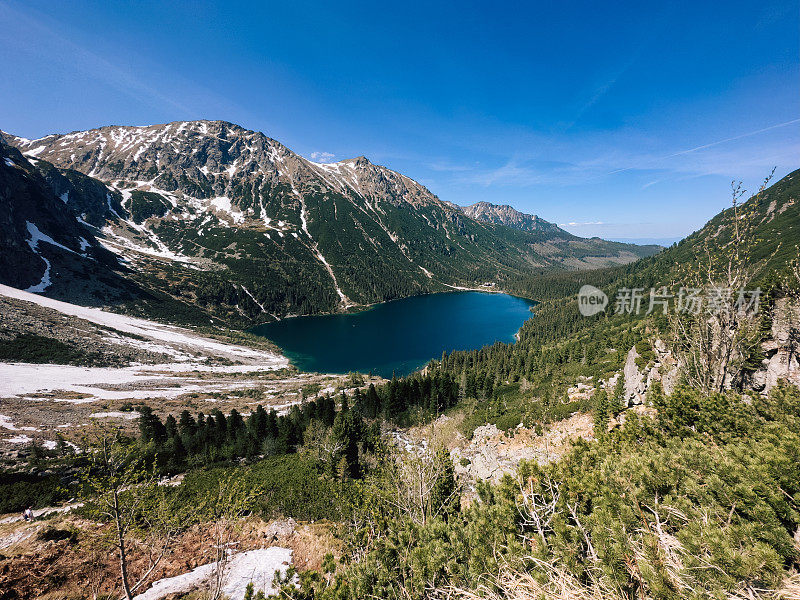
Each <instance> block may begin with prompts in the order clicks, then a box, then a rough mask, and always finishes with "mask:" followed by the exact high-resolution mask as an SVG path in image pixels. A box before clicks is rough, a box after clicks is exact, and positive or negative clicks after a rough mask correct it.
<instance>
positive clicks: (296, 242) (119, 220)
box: [0, 121, 659, 325]
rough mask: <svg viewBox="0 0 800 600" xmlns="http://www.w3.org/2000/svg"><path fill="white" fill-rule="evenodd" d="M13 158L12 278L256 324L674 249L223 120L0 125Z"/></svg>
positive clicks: (7, 195) (96, 299)
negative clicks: (468, 199) (459, 196)
mask: <svg viewBox="0 0 800 600" xmlns="http://www.w3.org/2000/svg"><path fill="white" fill-rule="evenodd" d="M0 154H2V158H3V160H2V162H0V200H2V206H0V211H2V212H0V217H2V218H3V222H4V224H7V225H8V228H5V227H4V234H3V235H4V237H3V239H2V240H0V251H2V253H3V256H4V257H5V256H8V257H9V260H4V261H3V262H4V266H3V267H2V269H0V282H2V283H7V284H9V285H14V286H16V287H21V288H25V289H30V290H34V291H39V292H44V293H46V294H48V295H51V296H53V297H58V298H61V299H66V300H71V301H80V302H83V303H89V304H96V305H104V306H109V305H110V306H114V305H117V306H119V308H120V309H121V310H125V311H129V312H134V313H136V312H142V311H145V312H147V314H149V315H152V314H153V312H154V311H156V312H157V311H158V310H162V311H164V316H165V317H166V318H171V319H176V320H184V321H198V322H208V319H210V318H211V319H214V318H217V319H221V320H223V321H225V322H228V323H231V324H237V325H247V324H251V323H255V322H263V321H266V320H271V319H273V318H280V317H284V316H287V315H294V314H312V313H320V312H335V311H342V310H347V309H350V308H352V307H356V306H364V305H368V304H371V303H375V302H380V301H385V300H390V299H393V298H399V297H404V296H409V295H414V294H420V293H428V292H434V291H445V290H448V289H452V288H458V287H473V286H475V285H476V284H479V283H483V282H487V281H491V282H495V283H497V284H498V285H499V286H500V287H502V285H503V282H504V281H509V280H513V279H514V278H516V277H518V276H519V275H520V274H521V273H529V272H531V270H532V269H539V270H544V271H549V270H564V269H585V268H594V267H602V266H609V265H614V264H625V263H629V262H632V261H634V260H636V259H638V258H640V257H642V256H647V255H651V254H654V253H655V252H657V251H658V250H659V247H657V246H635V245H631V244H621V243H616V242H607V241H604V240H600V239H597V238H592V239H583V238H579V237H576V236H573V235H571V234H569V233H568V232H566V231H564V230H562V229H560V228H558V227H557V226H556V225H554V224H552V223H548V222H547V221H545V220H543V219H541V218H539V217H537V216H534V215H525V214H523V213H520V212H518V211H516V210H514V209H513V208H511V207H510V206H495V205H492V204H489V203H485V202H481V203H478V204H477V205H473V206H470V207H467V208H464V209H462V208H461V207H459V206H457V205H455V204H452V203H449V202H445V201H442V200H440V199H439V198H437V197H436V196H435V195H434V194H433V193H431V192H430V191H429V190H428V189H426V188H425V187H424V186H422V185H420V184H419V183H417V182H416V181H414V180H412V179H410V178H409V177H406V176H404V175H402V174H400V173H397V172H396V171H393V170H391V169H388V168H386V167H383V166H379V165H375V164H373V163H371V162H370V161H369V160H368V159H366V158H365V157H363V156H362V157H358V158H354V159H349V160H344V161H340V162H337V163H329V164H326V163H316V162H313V161H310V160H308V159H306V158H303V157H302V156H300V155H298V154H296V153H294V152H292V151H291V150H290V149H288V148H287V147H286V146H284V145H282V144H281V143H280V142H278V141H276V140H273V139H271V138H269V137H267V136H265V135H264V134H262V133H259V132H254V131H249V130H247V129H244V128H242V127H239V126H237V125H233V124H231V123H227V122H224V121H190V122H176V123H169V124H166V125H152V126H146V127H127V126H112V127H102V128H99V129H93V130H90V131H79V132H73V133H69V134H63V135H62V134H54V135H48V136H45V137H43V138H40V139H37V140H29V139H25V138H22V137H18V136H14V135H12V134H8V133H4V132H0ZM2 213H5V214H2Z"/></svg>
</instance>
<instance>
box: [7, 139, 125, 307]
mask: <svg viewBox="0 0 800 600" xmlns="http://www.w3.org/2000/svg"><path fill="white" fill-rule="evenodd" d="M0 254H2V260H0V283H5V284H8V285H11V286H14V287H17V288H22V289H26V290H28V291H31V292H48V293H49V294H51V295H54V296H57V297H58V296H63V295H65V294H66V293H67V291H68V290H67V289H66V288H67V286H68V287H69V288H70V289H69V293H70V295H71V297H74V298H80V299H81V301H83V302H87V303H98V302H100V303H102V302H110V301H113V300H115V299H118V298H119V297H120V295H122V294H127V293H128V292H127V291H126V285H125V283H124V281H123V280H122V278H121V277H120V276H119V274H118V273H117V272H115V270H117V269H119V265H118V263H117V260H116V257H115V256H114V255H113V254H112V253H110V252H108V251H107V250H106V249H104V248H103V247H102V246H101V245H100V244H99V243H98V241H97V239H96V238H95V237H94V235H93V233H92V231H91V229H90V228H89V227H87V226H85V225H83V224H82V223H80V222H79V221H78V220H77V219H76V218H75V216H74V214H73V212H72V211H71V210H70V208H69V207H68V206H67V205H66V203H65V202H64V201H63V198H62V199H60V198H58V197H56V196H55V195H54V194H53V192H52V190H51V188H50V186H49V185H48V183H47V182H46V181H45V180H44V178H43V177H41V176H40V175H39V173H38V172H37V170H36V169H35V168H34V167H33V165H32V164H31V163H30V162H29V161H28V160H27V159H25V158H24V157H23V156H22V154H20V152H19V151H18V150H16V149H15V148H12V147H10V146H6V145H3V144H0Z"/></svg>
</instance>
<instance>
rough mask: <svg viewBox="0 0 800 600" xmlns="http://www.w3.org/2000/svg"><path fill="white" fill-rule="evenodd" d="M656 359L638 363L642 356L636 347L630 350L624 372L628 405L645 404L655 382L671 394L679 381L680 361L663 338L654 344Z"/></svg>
mask: <svg viewBox="0 0 800 600" xmlns="http://www.w3.org/2000/svg"><path fill="white" fill-rule="evenodd" d="M653 351H654V353H655V360H654V361H652V364H647V365H641V368H640V365H639V364H637V360H636V359H637V358H640V355H639V353H638V352H637V351H636V347H635V346H634V347H632V348H631V349H630V350H629V351H628V356H627V357H626V359H625V366H624V367H623V370H622V373H623V376H624V377H625V402H626V405H627V406H634V405H639V404H644V402H645V398H646V396H647V391H648V390H649V389H650V388H651V387H652V385H653V384H654V383H655V382H659V383H660V384H661V386H662V388H663V389H664V392H665V393H667V394H669V393H671V392H672V390H674V389H675V385H676V384H677V383H678V375H679V373H678V363H677V361H676V359H675V357H674V356H673V354H672V352H671V351H670V350H669V349H668V348H667V345H666V344H665V343H664V342H663V341H662V340H656V341H655V343H654V344H653Z"/></svg>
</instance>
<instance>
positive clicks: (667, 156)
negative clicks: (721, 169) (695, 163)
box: [609, 119, 800, 175]
mask: <svg viewBox="0 0 800 600" xmlns="http://www.w3.org/2000/svg"><path fill="white" fill-rule="evenodd" d="M796 123H800V119H792V120H791V121H785V122H783V123H777V124H775V125H770V126H769V127H763V128H762V129H756V130H755V131H748V132H747V133H742V134H740V135H735V136H733V137H729V138H725V139H723V140H716V141H714V142H709V143H707V144H702V145H700V146H695V147H694V148H687V149H686V150H680V151H678V152H673V153H672V154H665V155H664V156H660V157H654V158H651V159H650V160H649V161H647V162H645V163H643V164H644V165H647V164H652V163H655V162H658V161H663V160H669V159H670V158H676V157H679V156H685V155H686V154H692V153H694V152H699V151H701V150H706V149H708V148H713V147H715V146H720V145H722V144H727V143H730V142H735V141H737V140H743V139H745V138H750V137H753V136H756V135H759V134H761V133H766V132H768V131H772V130H774V129H782V128H783V127H788V126H789V125H795V124H796ZM641 168H642V167H641V165H639V166H632V167H625V168H621V169H615V170H614V171H611V172H610V173H609V175H614V174H615V173H622V172H624V171H631V170H634V169H641Z"/></svg>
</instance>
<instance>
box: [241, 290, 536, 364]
mask: <svg viewBox="0 0 800 600" xmlns="http://www.w3.org/2000/svg"><path fill="white" fill-rule="evenodd" d="M533 305H534V303H533V302H531V301H529V300H525V299H522V298H516V297H514V296H509V295H507V294H490V293H483V292H452V293H445V294H430V295H427V296H415V297H413V298H405V299H402V300H394V301H392V302H386V303H383V304H379V305H377V306H375V307H373V308H370V309H369V310H365V311H363V312H359V313H354V314H346V315H322V316H314V317H296V318H291V319H284V320H283V321H278V322H276V323H268V324H266V325H260V326H259V327H256V328H255V329H253V330H252V331H253V333H256V334H258V335H262V336H264V337H266V338H268V339H270V340H272V341H273V342H275V343H276V344H277V345H278V346H280V348H281V349H282V350H283V352H284V354H285V355H286V356H287V357H288V358H289V360H291V361H292V364H294V365H295V366H297V367H298V368H299V369H301V370H303V371H317V372H321V373H349V372H351V371H359V372H361V373H369V372H372V373H374V374H376V375H381V376H383V377H391V376H392V374H393V373H394V374H396V375H398V376H400V375H407V374H409V373H412V372H414V371H416V370H418V369H420V368H422V367H423V366H425V364H426V363H427V362H428V361H430V360H431V359H433V358H439V357H440V356H441V355H442V352H443V351H447V352H449V351H451V350H472V349H476V348H480V347H482V346H485V345H487V344H493V343H494V342H496V341H501V342H512V341H514V334H515V333H516V332H517V331H519V328H520V327H521V326H522V323H523V322H524V321H525V320H526V319H528V318H530V317H531V310H530V309H531V307H532V306H533Z"/></svg>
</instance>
